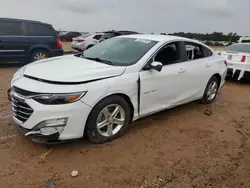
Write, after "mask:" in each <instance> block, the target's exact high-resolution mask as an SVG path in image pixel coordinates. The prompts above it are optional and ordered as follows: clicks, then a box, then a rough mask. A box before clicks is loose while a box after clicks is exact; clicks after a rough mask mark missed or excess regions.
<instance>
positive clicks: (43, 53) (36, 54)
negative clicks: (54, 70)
mask: <svg viewBox="0 0 250 188" xmlns="http://www.w3.org/2000/svg"><path fill="white" fill-rule="evenodd" d="M39 56H41V59H38V58H39ZM49 57H50V55H49V52H48V51H47V50H43V49H38V50H35V51H33V52H32V54H31V55H30V62H34V61H38V60H42V59H47V58H49Z"/></svg>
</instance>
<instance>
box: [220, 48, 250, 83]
mask: <svg viewBox="0 0 250 188" xmlns="http://www.w3.org/2000/svg"><path fill="white" fill-rule="evenodd" d="M219 54H220V55H221V56H222V57H224V58H225V59H226V60H227V62H228V72H227V76H228V77H233V78H236V79H237V80H240V79H242V78H245V79H250V43H238V44H233V45H231V46H228V47H227V48H225V49H223V50H222V51H220V52H219Z"/></svg>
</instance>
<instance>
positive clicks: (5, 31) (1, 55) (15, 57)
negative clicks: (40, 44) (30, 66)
mask: <svg viewBox="0 0 250 188" xmlns="http://www.w3.org/2000/svg"><path fill="white" fill-rule="evenodd" d="M28 45H29V41H28V39H27V38H26V37H24V35H23V24H22V22H20V21H12V20H0V62H9V61H15V62H16V61H18V62H23V61H24V60H25V57H26V53H25V49H26V48H27V46H28Z"/></svg>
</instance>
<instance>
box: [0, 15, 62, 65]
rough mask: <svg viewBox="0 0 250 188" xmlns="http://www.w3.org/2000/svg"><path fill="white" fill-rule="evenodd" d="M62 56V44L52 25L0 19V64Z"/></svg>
mask: <svg viewBox="0 0 250 188" xmlns="http://www.w3.org/2000/svg"><path fill="white" fill-rule="evenodd" d="M60 55H63V50H62V43H61V41H60V39H59V37H58V34H57V32H56V31H55V30H54V28H53V27H52V25H50V24H46V23H42V22H38V21H31V20H20V19H11V18H0V62H25V63H29V62H33V61H37V60H41V59H45V58H49V57H54V56H60Z"/></svg>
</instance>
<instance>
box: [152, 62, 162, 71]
mask: <svg viewBox="0 0 250 188" xmlns="http://www.w3.org/2000/svg"><path fill="white" fill-rule="evenodd" d="M149 66H150V68H151V69H154V70H156V71H158V72H161V69H162V67H163V65H162V63H161V62H159V61H153V62H152V63H151V64H150V65H149Z"/></svg>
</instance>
